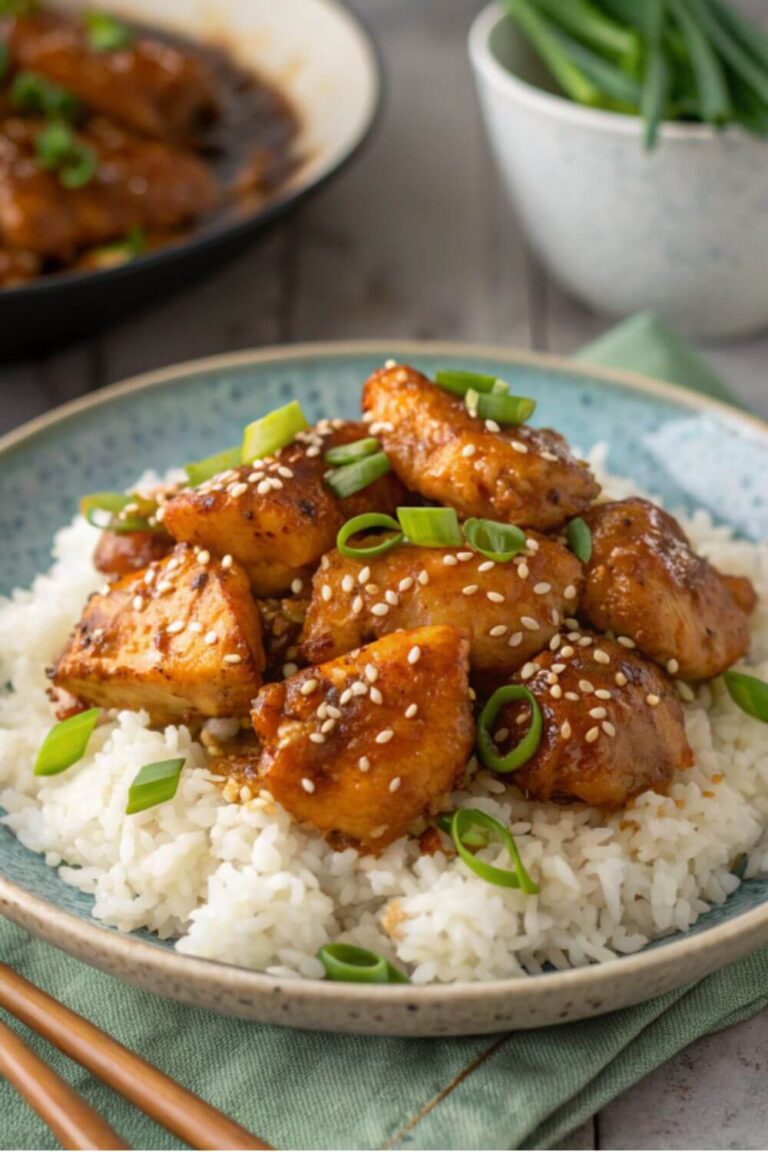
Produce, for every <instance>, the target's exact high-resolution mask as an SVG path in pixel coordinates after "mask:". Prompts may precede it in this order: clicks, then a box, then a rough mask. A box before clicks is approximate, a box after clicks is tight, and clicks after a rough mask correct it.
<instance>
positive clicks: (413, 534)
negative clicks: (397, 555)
mask: <svg viewBox="0 0 768 1152" xmlns="http://www.w3.org/2000/svg"><path fill="white" fill-rule="evenodd" d="M397 518H398V520H399V521H400V527H401V528H402V530H403V532H405V535H406V536H407V537H408V541H409V543H411V544H416V545H418V546H419V547H421V548H458V547H460V546H461V545H462V544H463V543H464V537H463V536H462V534H461V528H460V527H459V518H458V516H457V515H456V509H455V508H398V510H397Z"/></svg>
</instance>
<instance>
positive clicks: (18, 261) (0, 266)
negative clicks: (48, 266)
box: [0, 248, 40, 288]
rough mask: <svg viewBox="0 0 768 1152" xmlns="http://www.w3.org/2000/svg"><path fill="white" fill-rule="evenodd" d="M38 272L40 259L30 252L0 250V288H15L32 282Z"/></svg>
mask: <svg viewBox="0 0 768 1152" xmlns="http://www.w3.org/2000/svg"><path fill="white" fill-rule="evenodd" d="M39 272H40V259H39V257H37V256H35V255H34V253H32V252H14V251H12V250H10V249H4V248H0V288H15V287H16V285H17V284H26V283H27V282H28V281H29V280H34V278H35V276H37V275H38V273H39Z"/></svg>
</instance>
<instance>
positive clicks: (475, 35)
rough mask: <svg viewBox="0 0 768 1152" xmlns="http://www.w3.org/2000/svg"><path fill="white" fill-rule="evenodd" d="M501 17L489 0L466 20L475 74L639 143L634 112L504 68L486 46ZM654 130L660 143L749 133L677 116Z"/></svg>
mask: <svg viewBox="0 0 768 1152" xmlns="http://www.w3.org/2000/svg"><path fill="white" fill-rule="evenodd" d="M505 18H506V14H505V12H504V10H503V8H502V7H501V5H500V4H499V3H498V0H491V3H490V4H488V5H487V6H486V7H485V8H483V9H481V11H480V12H479V13H478V14H477V16H476V17H475V19H474V20H473V22H472V26H471V27H470V30H469V36H468V40H467V45H468V49H469V57H470V60H471V62H472V66H473V68H474V70H475V74H476V76H477V77H478V78H479V79H482V80H483V81H484V82H485V83H487V84H488V85H489V86H490V87H492V88H495V89H496V91H498V92H500V93H501V94H502V95H504V96H506V97H507V99H508V100H509V99H511V100H512V101H514V102H515V103H517V104H520V105H521V106H523V107H525V108H528V109H530V110H531V111H534V112H539V113H542V114H544V115H546V116H548V117H550V118H551V119H553V120H560V121H563V122H565V123H569V124H574V125H578V126H579V127H582V128H586V129H591V130H592V131H601V130H602V131H606V132H613V133H616V134H618V135H620V136H625V137H631V138H632V140H633V141H634V142H636V143H637V145H638V147H639V146H640V145H641V140H642V132H643V127H642V123H641V121H640V119H639V117H637V116H625V115H623V114H622V113H620V112H609V111H606V110H605V109H602V108H587V107H586V106H585V105H583V104H577V103H575V102H574V101H572V100H568V99H567V98H566V97H565V96H558V95H557V94H556V93H554V92H547V91H546V90H545V89H543V88H538V87H536V86H535V85H533V84H529V83H528V82H527V81H525V80H523V79H521V78H520V77H519V76H517V75H516V74H515V73H514V72H510V71H509V69H507V68H505V67H504V65H503V64H502V63H501V61H500V60H499V59H498V58H497V57H496V55H495V53H494V52H493V51H492V50H491V35H492V34H493V32H494V31H495V29H496V28H497V27H498V25H499V24H500V23H501V21H502V20H503V19H505ZM660 136H661V143H662V145H665V144H667V143H670V142H672V141H676V142H685V143H692V142H695V143H697V144H700V145H701V144H720V143H721V142H722V140H723V139H724V138H726V137H727V138H728V139H733V138H738V139H740V140H742V141H745V140H750V139H751V138H750V136H749V133H747V132H745V131H743V130H741V129H739V128H735V127H733V126H729V127H728V128H727V129H726V130H725V131H717V130H716V129H714V128H712V127H711V126H710V125H709V124H687V123H681V122H679V121H664V122H663V124H662V125H661V129H660Z"/></svg>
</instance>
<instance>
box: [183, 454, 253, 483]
mask: <svg viewBox="0 0 768 1152" xmlns="http://www.w3.org/2000/svg"><path fill="white" fill-rule="evenodd" d="M242 458H243V453H242V449H241V447H240V445H239V444H235V445H234V446H233V447H232V448H224V449H223V450H222V451H221V452H216V453H214V455H213V456H206V457H205V459H204V460H195V461H193V463H192V464H185V465H184V471H185V472H186V474H187V476H188V478H189V482H190V484H191V485H192V486H193V487H194V488H197V486H198V484H203V483H205V481H206V480H210V479H211V478H212V477H213V476H218V474H219V472H226V471H227V470H228V469H230V468H239V467H240V464H241V463H242Z"/></svg>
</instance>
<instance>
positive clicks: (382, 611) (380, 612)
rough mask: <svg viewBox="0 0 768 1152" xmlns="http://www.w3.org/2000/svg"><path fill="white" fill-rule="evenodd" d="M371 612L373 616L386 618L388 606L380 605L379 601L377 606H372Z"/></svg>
mask: <svg viewBox="0 0 768 1152" xmlns="http://www.w3.org/2000/svg"><path fill="white" fill-rule="evenodd" d="M371 612H372V613H373V615H374V616H386V614H387V612H389V605H388V604H382V603H381V601H380V602H379V603H378V604H374V606H373V608H371Z"/></svg>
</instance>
